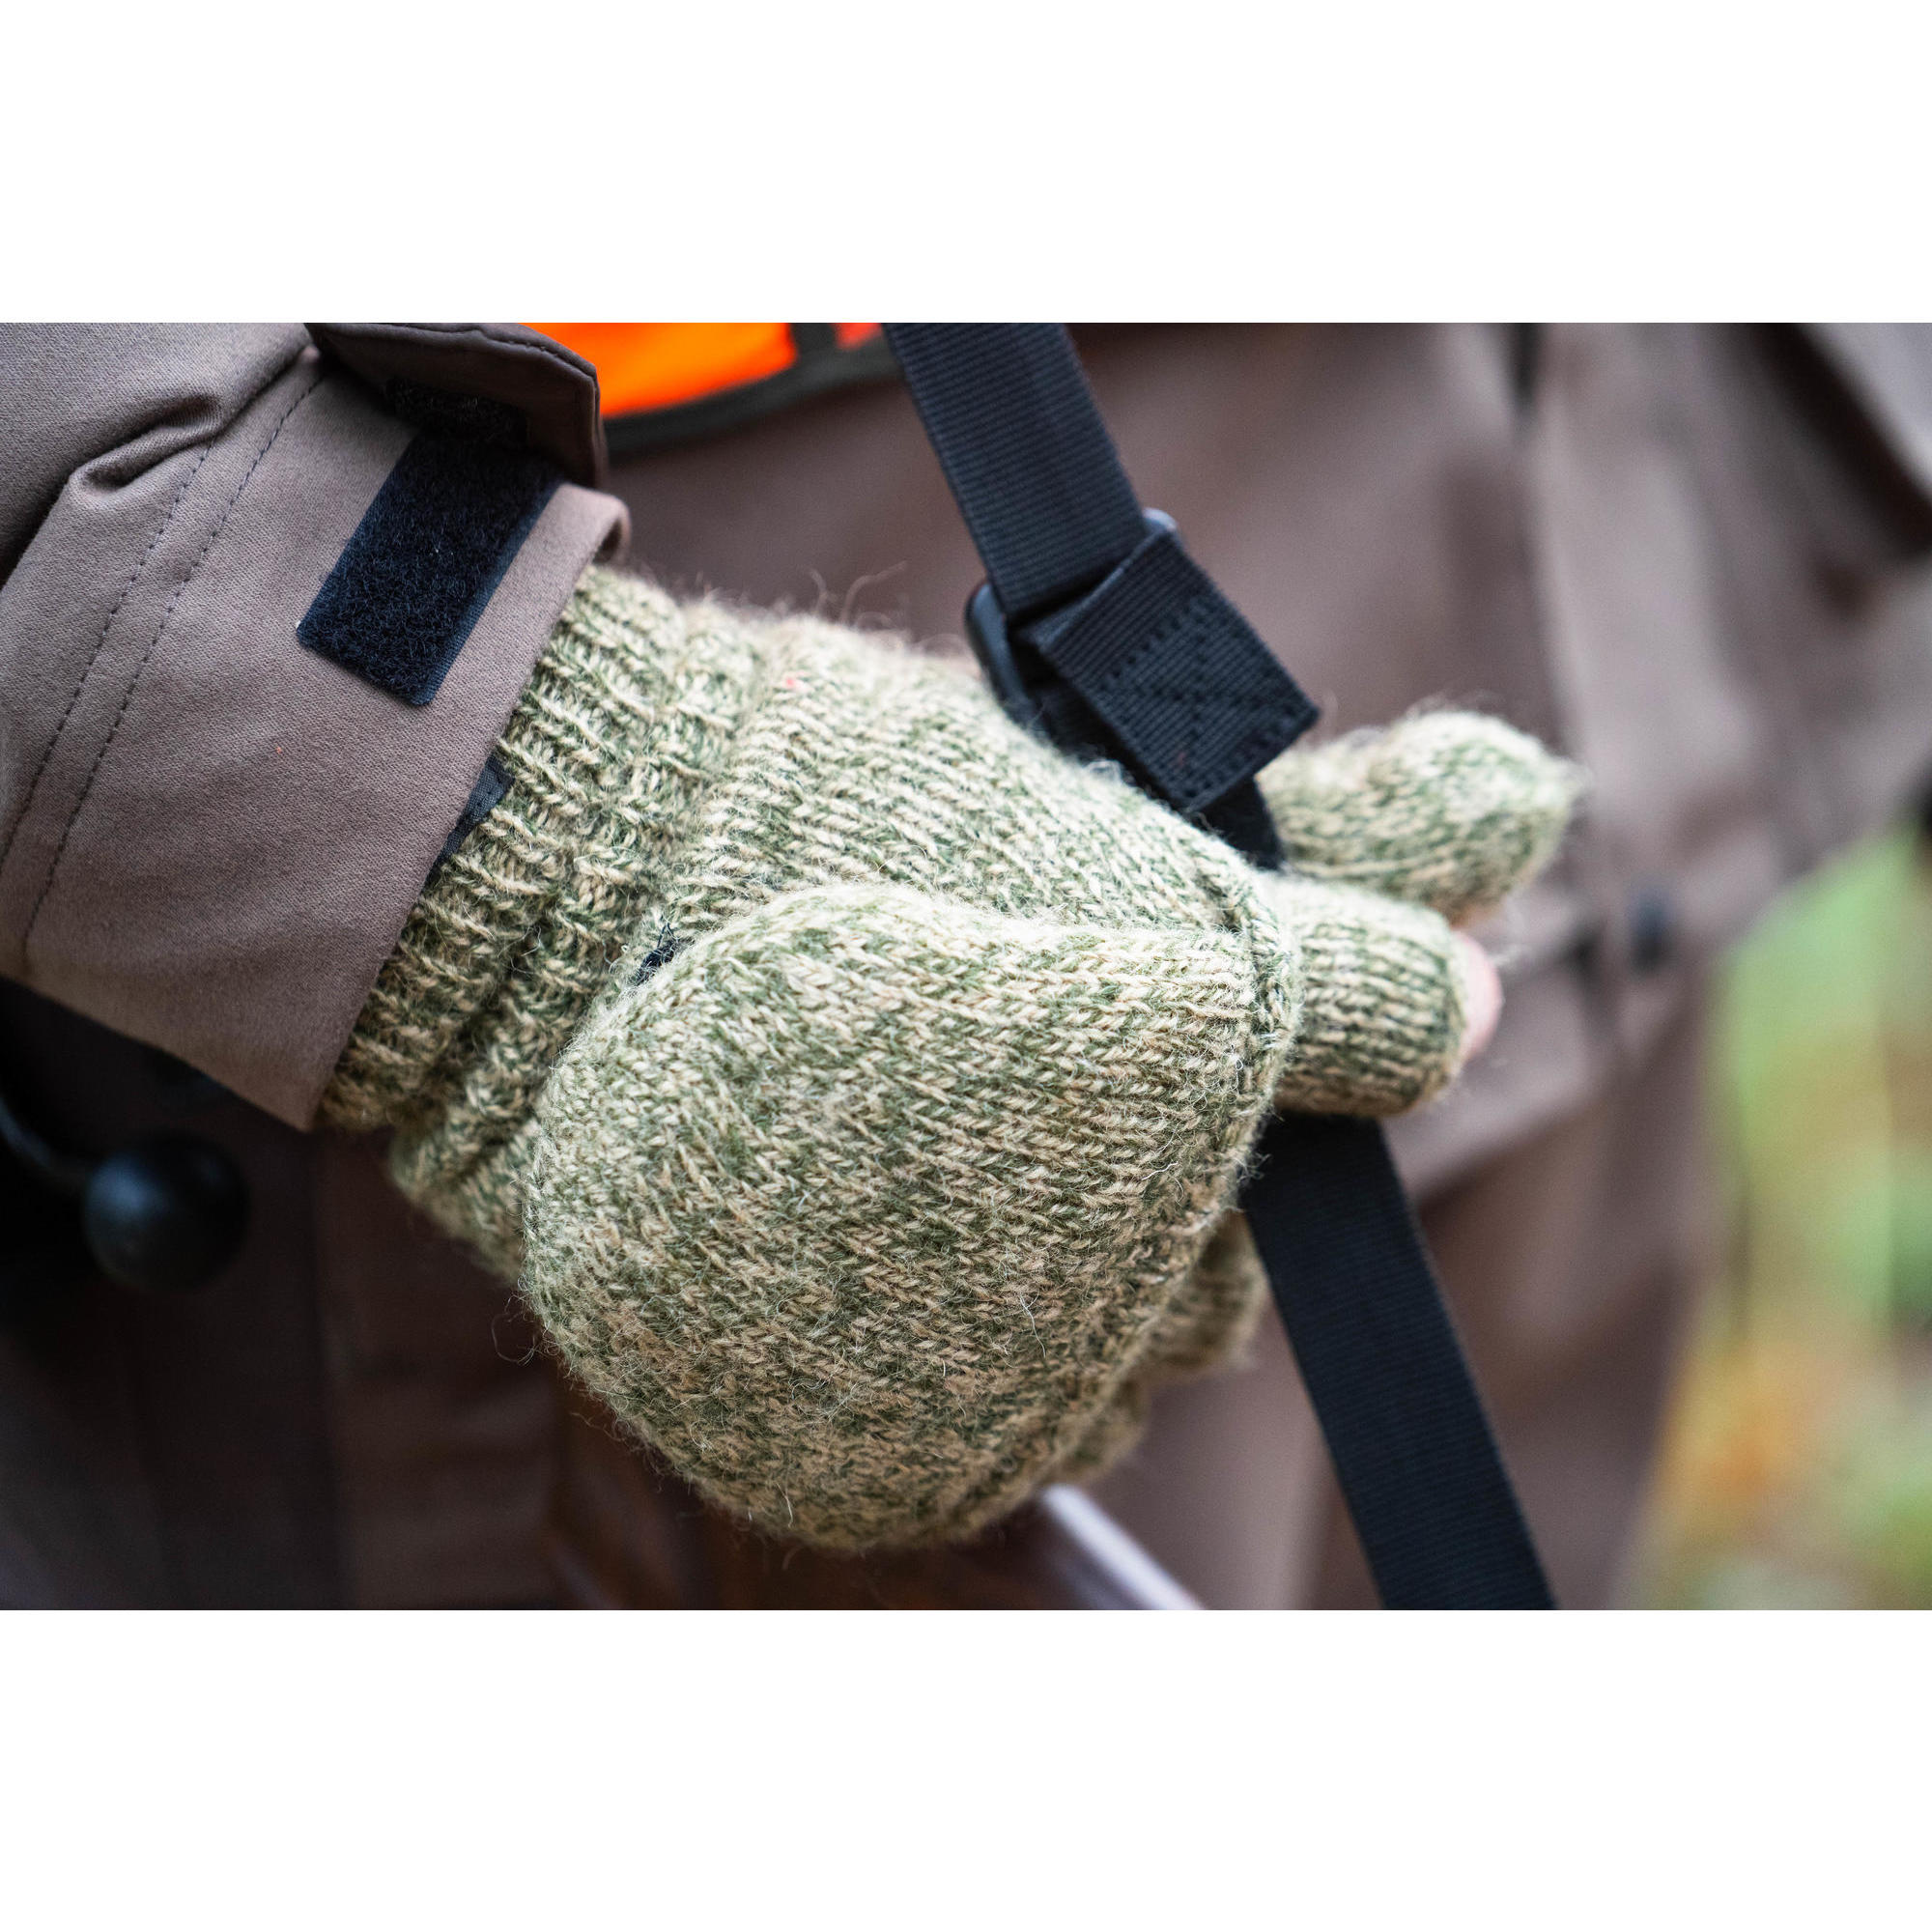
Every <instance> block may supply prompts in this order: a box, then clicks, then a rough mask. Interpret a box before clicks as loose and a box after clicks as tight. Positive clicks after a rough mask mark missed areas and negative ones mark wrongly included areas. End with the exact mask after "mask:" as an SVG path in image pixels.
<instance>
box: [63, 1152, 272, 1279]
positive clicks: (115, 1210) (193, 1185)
mask: <svg viewBox="0 0 1932 1932" xmlns="http://www.w3.org/2000/svg"><path fill="white" fill-rule="evenodd" d="M81 1227H82V1230H83V1232H84V1233H85V1235H86V1236H87V1245H88V1248H89V1250H90V1252H91V1253H92V1254H93V1256H94V1259H95V1261H96V1262H97V1263H98V1264H99V1267H100V1271H101V1272H102V1273H103V1274H105V1275H106V1276H108V1278H109V1279H110V1280H113V1281H118V1282H120V1283H121V1284H122V1285H123V1286H124V1287H127V1288H138V1289H145V1290H147V1291H149V1292H150V1293H156V1294H183V1293H186V1292H187V1291H188V1290H190V1289H195V1288H199V1287H200V1286H201V1285H202V1284H203V1283H204V1282H205V1281H207V1280H209V1279H210V1278H211V1277H212V1276H213V1275H216V1274H218V1273H220V1271H221V1270H222V1269H223V1268H224V1267H226V1266H227V1265H228V1264H229V1263H230V1262H231V1261H233V1260H234V1259H235V1255H236V1251H237V1250H238V1249H239V1248H240V1247H241V1236H243V1234H245V1233H246V1232H247V1227H248V1190H247V1187H246V1186H245V1184H244V1183H243V1181H242V1179H241V1171H240V1170H239V1169H238V1168H237V1167H236V1165H235V1163H234V1161H233V1160H231V1159H230V1158H229V1156H228V1155H227V1154H226V1153H225V1152H224V1151H222V1150H221V1149H220V1148H218V1147H216V1146H215V1145H214V1144H213V1141H205V1140H201V1139H199V1138H197V1137H195V1136H193V1135H188V1134H161V1135H156V1137H155V1138H154V1139H152V1140H145V1141H139V1142H137V1143H136V1144H135V1145H134V1146H132V1147H129V1148H124V1149H122V1150H121V1151H120V1152H119V1153H113V1154H109V1155H108V1157H107V1158H106V1159H105V1160H103V1161H102V1162H101V1163H100V1164H99V1167H97V1168H96V1169H95V1170H94V1173H93V1175H92V1176H91V1177H90V1179H89V1180H88V1183H87V1192H86V1194H85V1196H84V1197H83V1199H82V1202H81Z"/></svg>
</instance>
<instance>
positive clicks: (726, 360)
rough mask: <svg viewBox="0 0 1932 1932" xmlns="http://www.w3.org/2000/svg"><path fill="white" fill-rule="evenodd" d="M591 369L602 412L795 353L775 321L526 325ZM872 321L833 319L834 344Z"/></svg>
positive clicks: (741, 376) (715, 384)
mask: <svg viewBox="0 0 1932 1932" xmlns="http://www.w3.org/2000/svg"><path fill="white" fill-rule="evenodd" d="M530 326H531V327H533V328H536V329H539V330H541V331H542V333H544V334H545V335H548V336H550V337H551V338H552V339H553V340H554V341H556V342H561V343H562V344H563V346H564V347H565V348H566V349H574V350H576V352H577V353H578V354H579V355H582V357H583V358H584V359H585V360H586V361H587V362H591V363H594V364H595V365H596V369H597V386H598V390H599V393H600V395H601V398H602V407H603V412H604V413H605V414H606V415H607V416H621V415H629V414H632V413H633V412H638V411H641V410H664V409H669V408H671V407H672V406H673V405H675V404H678V403H690V402H696V400H697V399H698V398H699V397H700V396H714V395H717V394H718V393H719V392H720V391H721V390H724V389H735V388H738V387H740V386H741V385H742V384H746V383H756V382H761V381H762V380H763V379H764V378H765V377H767V376H776V375H777V374H778V373H779V372H780V371H781V370H783V369H789V368H790V367H791V365H792V363H793V361H794V360H796V358H797V351H796V349H795V348H794V346H793V344H792V339H791V329H790V327H789V326H788V325H787V324H785V323H782V322H538V323H532V324H531V325H530ZM878 327H879V326H878V324H877V323H875V322H841V323H837V324H835V325H834V328H835V330H836V336H835V339H836V340H837V342H838V347H839V348H840V349H856V348H858V347H859V346H860V344H862V343H864V342H867V341H869V340H870V339H871V338H872V336H874V335H876V334H877V333H878Z"/></svg>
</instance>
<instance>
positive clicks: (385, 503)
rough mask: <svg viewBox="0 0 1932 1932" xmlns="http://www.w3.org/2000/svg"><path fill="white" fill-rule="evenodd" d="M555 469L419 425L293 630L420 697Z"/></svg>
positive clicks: (477, 612)
mask: <svg viewBox="0 0 1932 1932" xmlns="http://www.w3.org/2000/svg"><path fill="white" fill-rule="evenodd" d="M561 480H562V477H561V474H560V472H559V471H558V469H557V468H556V466H555V465H554V464H553V463H551V462H550V461H548V459H546V458H544V457H541V456H533V455H530V454H529V453H527V452H526V451H524V450H511V449H500V448H496V447H493V446H492V445H490V444H488V443H482V442H476V441H472V440H468V439H466V438H459V437H453V436H448V435H445V434H443V433H441V432H440V431H438V430H424V431H423V432H422V433H421V434H420V435H419V436H418V437H417V438H416V440H414V441H413V442H412V443H411V444H410V446H409V447H408V448H407V449H406V450H404V451H403V453H402V455H401V457H399V458H398V459H397V462H396V467H395V468H394V469H392V470H390V471H389V475H388V480H387V481H386V482H384V485H383V487H382V489H381V490H379V491H378V492H377V493H376V500H375V501H374V502H373V503H371V504H370V505H369V508H368V510H367V511H366V512H365V513H364V515H363V518H362V521H361V522H360V523H359V524H358V525H356V526H355V535H354V536H353V537H351V538H350V539H349V544H348V547H347V549H345V550H344V551H343V553H342V554H341V555H340V556H339V557H338V558H337V559H336V562H335V568H334V569H333V570H331V571H330V572H329V573H328V576H327V579H326V580H325V582H324V583H323V586H322V588H321V589H320V590H319V591H318V592H317V593H316V599H315V602H314V603H313V604H311V605H310V606H309V607H308V611H307V612H306V614H305V615H304V616H303V618H302V620H301V622H300V623H299V624H298V625H297V626H296V636H297V637H298V639H301V641H302V642H303V643H304V644H306V645H307V646H308V648H309V649H310V650H312V651H315V652H318V653H319V654H320V655H321V656H323V657H326V658H330V659H332V660H333V661H334V662H335V663H336V664H339V665H340V666H342V668H344V669H345V670H352V671H354V672H355V675H356V676H357V677H360V678H365V679H366V680H367V681H368V682H369V683H371V684H373V685H375V686H376V687H377V688H378V690H381V691H386V692H388V693H390V694H391V695H392V696H396V697H400V698H401V699H402V700H403V701H404V703H406V704H427V703H428V702H429V701H430V699H431V698H433V697H434V696H436V694H437V692H438V691H439V690H440V688H441V685H442V680H443V678H444V677H445V676H446V675H447V674H448V671H449V668H450V666H451V665H453V664H454V663H455V662H456V654H457V653H458V652H459V651H460V650H461V649H462V648H463V644H464V640H465V639H467V638H468V637H469V633H470V632H471V631H472V630H474V629H475V627H476V620H477V619H478V618H479V617H480V616H482V614H483V611H484V607H485V606H486V605H487V604H488V603H489V602H490V598H491V594H492V593H493V592H494V591H495V590H496V588H497V584H498V583H500V582H502V580H503V573H504V572H505V571H506V570H508V569H509V567H510V559H511V558H512V557H514V556H515V555H516V554H517V552H518V550H519V549H520V548H521V547H522V544H523V541H524V539H525V538H526V536H528V535H529V533H530V530H531V528H532V526H534V525H535V523H536V520H537V518H538V517H539V516H540V515H541V514H542V512H543V507H544V505H545V504H546V503H547V502H549V501H550V498H551V494H552V492H553V491H554V490H555V488H556V486H557V484H558V483H559V482H560V481H561Z"/></svg>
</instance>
